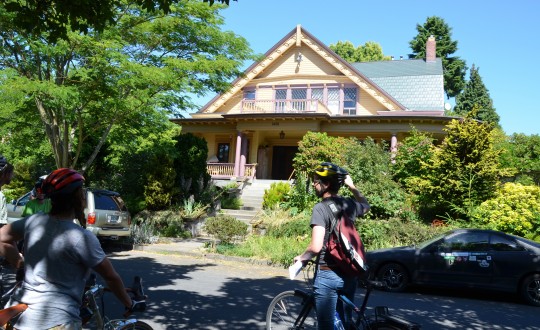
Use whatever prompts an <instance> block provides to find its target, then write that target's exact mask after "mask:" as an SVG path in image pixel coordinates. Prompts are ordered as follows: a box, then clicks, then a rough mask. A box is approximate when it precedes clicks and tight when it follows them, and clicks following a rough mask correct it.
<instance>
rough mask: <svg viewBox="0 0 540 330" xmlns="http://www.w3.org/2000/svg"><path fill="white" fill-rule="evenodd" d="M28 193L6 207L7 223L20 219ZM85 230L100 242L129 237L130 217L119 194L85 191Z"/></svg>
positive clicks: (28, 198) (28, 196) (92, 190)
mask: <svg viewBox="0 0 540 330" xmlns="http://www.w3.org/2000/svg"><path fill="white" fill-rule="evenodd" d="M29 200H30V192H28V193H26V194H25V195H23V196H22V197H20V198H19V199H17V200H14V201H13V202H12V203H11V204H9V205H8V223H11V222H13V221H16V220H19V219H20V218H21V214H22V211H23V209H24V205H26V203H28V201H29ZM84 215H85V217H86V229H88V230H89V231H91V232H92V233H94V234H95V235H96V236H97V237H98V238H99V239H100V240H118V239H119V238H121V237H129V236H130V235H131V229H130V225H131V215H130V214H129V211H128V209H127V207H126V204H125V203H124V201H123V200H122V198H121V197H120V194H119V193H117V192H114V191H110V190H103V189H86V209H85V210H84Z"/></svg>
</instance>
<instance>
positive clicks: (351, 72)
mask: <svg viewBox="0 0 540 330" xmlns="http://www.w3.org/2000/svg"><path fill="white" fill-rule="evenodd" d="M300 45H305V46H307V47H310V48H311V49H312V50H313V51H314V52H316V53H317V54H318V55H319V56H321V57H322V58H323V59H324V60H325V61H327V62H328V63H329V64H330V65H332V66H333V67H335V68H336V69H337V70H338V71H339V72H341V73H342V74H343V75H344V76H346V77H347V78H349V79H350V80H351V81H353V82H355V83H356V84H357V85H358V86H359V87H360V88H362V89H363V90H364V91H365V92H366V93H367V94H369V95H371V96H372V97H373V98H374V99H375V100H377V101H378V102H379V103H381V104H382V105H383V106H384V107H385V108H386V109H388V110H389V111H379V114H380V115H408V114H411V111H420V112H423V113H424V114H428V112H430V111H431V112H432V113H431V115H442V114H443V111H444V80H443V68H442V62H441V60H440V59H435V61H433V62H426V61H425V60H423V59H412V60H392V61H379V62H362V63H349V62H347V61H345V60H344V59H342V58H341V57H340V56H338V55H337V54H336V53H334V52H333V51H332V50H331V49H330V48H329V47H328V46H326V45H325V44H323V43H322V42H321V41H319V40H318V39H317V38H316V37H315V36H313V35H312V34H311V33H309V32H308V31H306V30H305V29H304V28H302V27H301V26H300V25H298V26H297V27H296V28H294V29H293V30H292V31H291V32H289V33H288V34H287V35H285V37H283V38H282V39H281V40H280V41H278V42H277V43H276V44H275V45H274V46H273V47H272V48H271V49H270V50H268V51H267V52H266V53H265V55H264V57H263V59H262V60H261V61H259V62H255V63H253V64H252V65H251V66H250V67H249V68H247V69H246V71H245V72H244V74H243V75H242V76H240V77H238V78H237V79H235V80H234V81H233V83H232V84H231V88H230V89H229V90H228V91H227V92H225V93H223V94H219V95H216V96H215V97H214V98H213V99H212V100H211V101H210V102H208V103H207V104H206V105H205V106H204V107H203V108H201V109H200V110H199V111H198V112H197V114H195V116H194V117H200V116H202V117H208V116H217V117H221V115H218V114H216V113H215V111H216V110H217V109H219V108H220V107H221V106H222V105H223V104H224V103H225V102H227V101H228V100H229V99H230V98H231V97H233V96H234V95H235V94H236V93H238V92H239V91H240V90H241V89H242V88H243V87H244V86H246V84H248V83H249V82H250V81H252V80H253V79H255V78H257V76H258V75H259V74H260V73H261V72H263V71H264V70H265V69H266V68H269V67H270V66H271V65H272V64H273V63H274V62H275V61H276V60H277V59H278V58H279V57H280V56H281V55H282V54H284V53H285V52H286V51H288V50H289V49H291V48H292V47H297V46H300Z"/></svg>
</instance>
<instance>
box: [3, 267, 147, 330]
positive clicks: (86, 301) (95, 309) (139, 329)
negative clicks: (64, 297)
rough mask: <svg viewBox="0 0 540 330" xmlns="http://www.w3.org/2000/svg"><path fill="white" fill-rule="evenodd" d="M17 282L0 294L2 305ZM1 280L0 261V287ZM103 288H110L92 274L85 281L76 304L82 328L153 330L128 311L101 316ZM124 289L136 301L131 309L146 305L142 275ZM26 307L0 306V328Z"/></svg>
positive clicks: (104, 289) (7, 328) (142, 309)
mask: <svg viewBox="0 0 540 330" xmlns="http://www.w3.org/2000/svg"><path fill="white" fill-rule="evenodd" d="M21 283H22V281H20V280H18V281H16V283H15V285H14V286H13V287H12V288H11V289H9V290H8V291H7V292H5V293H4V294H3V295H2V296H1V302H2V306H3V305H4V304H5V303H6V302H7V301H8V300H9V297H10V296H11V294H12V293H13V292H14V291H15V289H17V288H18V287H19V286H20V285H21ZM3 284H4V283H3V267H2V266H1V265H0V288H1V289H2V291H3ZM107 291H110V290H109V289H108V288H106V287H104V286H103V285H100V284H97V281H96V275H95V274H92V276H91V277H90V278H89V280H88V281H87V288H86V290H85V293H84V296H83V303H82V305H81V308H80V316H81V319H82V324H83V328H84V329H88V327H90V326H92V327H91V328H92V329H98V330H129V329H131V330H153V329H152V327H151V326H150V325H148V324H147V323H145V322H143V321H140V320H137V319H133V318H128V316H129V315H128V314H127V313H126V314H124V317H125V318H123V319H113V320H109V319H108V318H107V317H106V316H105V303H104V299H103V296H104V293H105V292H107ZM126 291H127V292H128V293H129V294H130V296H131V297H132V299H134V300H135V301H136V302H139V303H140V304H139V307H138V308H136V309H135V310H134V311H136V312H139V311H141V312H142V311H144V310H145V309H146V303H145V302H144V301H145V300H146V298H147V296H146V295H144V290H143V286H142V279H141V278H140V277H138V276H135V278H134V281H133V285H132V286H131V288H126ZM99 299H101V310H100V308H99V306H98V303H97V301H98V300H99ZM142 302H144V303H142ZM26 308H28V305H26V304H18V305H15V306H12V307H9V308H4V309H2V310H0V329H6V330H10V329H13V325H12V324H13V323H15V321H16V320H17V317H18V316H19V315H20V314H21V313H22V312H24V311H25V310H26Z"/></svg>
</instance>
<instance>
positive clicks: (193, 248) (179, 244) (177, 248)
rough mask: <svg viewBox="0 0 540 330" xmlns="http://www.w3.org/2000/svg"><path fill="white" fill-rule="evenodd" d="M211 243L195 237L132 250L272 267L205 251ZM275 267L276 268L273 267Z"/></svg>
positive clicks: (260, 261) (254, 261) (257, 261)
mask: <svg viewBox="0 0 540 330" xmlns="http://www.w3.org/2000/svg"><path fill="white" fill-rule="evenodd" d="M211 242H212V240H211V239H209V238H203V237H196V238H186V239H179V238H177V239H172V240H171V242H170V243H159V244H148V245H136V246H133V250H137V251H144V252H149V253H157V254H173V255H182V256H188V257H194V258H207V259H214V260H228V261H236V262H243V263H248V264H254V265H260V266H272V267H274V265H272V263H271V262H270V261H269V260H260V259H250V258H243V257H236V256H226V255H222V254H218V253H211V252H209V251H208V249H206V247H205V246H206V245H207V244H210V243H211ZM275 267H277V266H275Z"/></svg>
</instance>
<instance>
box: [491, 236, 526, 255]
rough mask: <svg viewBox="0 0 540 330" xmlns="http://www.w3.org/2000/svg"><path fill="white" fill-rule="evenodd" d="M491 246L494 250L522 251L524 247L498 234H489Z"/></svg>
mask: <svg viewBox="0 0 540 330" xmlns="http://www.w3.org/2000/svg"><path fill="white" fill-rule="evenodd" d="M491 248H492V249H493V250H495V251H523V250H524V248H523V247H522V246H521V245H519V244H518V243H517V242H516V241H514V240H511V239H508V238H506V237H502V236H500V235H492V236H491Z"/></svg>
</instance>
